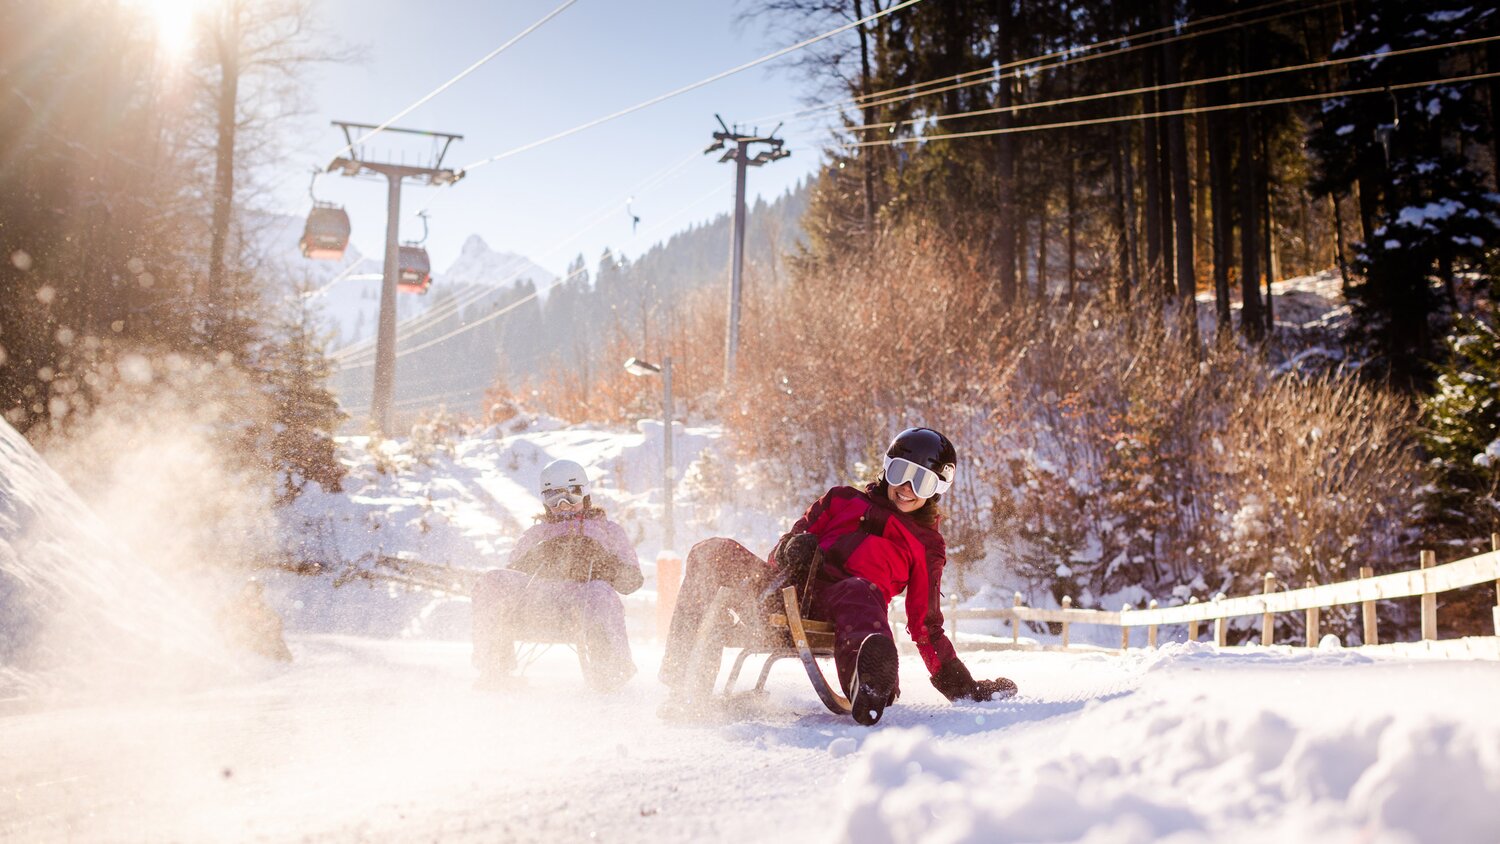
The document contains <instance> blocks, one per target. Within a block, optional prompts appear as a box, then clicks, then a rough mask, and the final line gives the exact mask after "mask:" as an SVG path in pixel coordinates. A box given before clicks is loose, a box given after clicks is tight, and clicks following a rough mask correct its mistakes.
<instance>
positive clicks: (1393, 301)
mask: <svg viewBox="0 0 1500 844" xmlns="http://www.w3.org/2000/svg"><path fill="white" fill-rule="evenodd" d="M1497 26H1500V12H1497V10H1496V9H1494V8H1493V7H1483V8H1482V7H1480V6H1476V5H1474V4H1464V3H1459V2H1456V0H1436V1H1434V0H1390V2H1384V3H1380V4H1378V5H1375V6H1373V7H1372V8H1371V10H1370V11H1369V13H1368V14H1367V15H1365V16H1364V17H1363V18H1362V19H1360V20H1359V21H1358V22H1357V23H1356V24H1355V25H1354V26H1353V27H1352V28H1351V29H1350V30H1349V31H1348V32H1347V33H1345V35H1344V37H1343V38H1341V39H1339V41H1338V43H1336V44H1335V45H1334V48H1333V51H1332V54H1331V55H1332V57H1334V58H1340V57H1349V58H1353V57H1356V56H1365V55H1372V54H1377V53H1398V55H1395V56H1393V57H1391V58H1380V59H1379V60H1368V61H1356V62H1353V63H1351V64H1350V65H1349V67H1350V70H1349V71H1348V79H1347V80H1346V85H1347V87H1348V88H1350V89H1369V88H1378V87H1380V86H1396V85H1404V84H1406V83H1412V82H1424V81H1433V80H1438V79H1442V78H1445V77H1451V76H1454V75H1457V74H1455V73H1454V72H1452V69H1453V67H1454V66H1455V62H1457V61H1459V60H1461V59H1462V54H1455V53H1454V52H1453V51H1449V50H1430V51H1426V52H1420V53H1407V54H1399V53H1400V51H1403V50H1407V49H1411V48H1415V47H1425V46H1430V45H1432V44H1437V43H1442V42H1448V41H1453V40H1457V39H1461V38H1474V37H1478V36H1483V35H1489V34H1492V33H1494V32H1495V31H1496V29H1497ZM1484 126H1485V122H1484V120H1483V115H1482V113H1481V107H1480V101H1479V98H1478V96H1477V89H1476V88H1475V86H1474V84H1473V83H1460V84H1451V83H1450V84H1445V85H1426V86H1422V87H1415V88H1411V87H1404V88H1401V89H1400V90H1397V89H1396V88H1394V87H1393V88H1391V90H1390V91H1389V92H1388V94H1387V95H1386V96H1383V97H1380V96H1373V95H1365V96H1358V97H1353V96H1350V97H1335V98H1332V99H1329V100H1327V101H1325V103H1324V105H1323V109H1322V113H1321V114H1320V115H1319V118H1318V120H1317V122H1316V125H1315V127H1314V129H1313V131H1312V133H1311V136H1310V137H1309V146H1310V147H1311V148H1312V149H1313V151H1314V153H1315V155H1316V157H1317V159H1318V162H1319V165H1320V178H1319V179H1318V180H1317V183H1316V185H1315V187H1316V189H1319V190H1321V191H1331V192H1334V193H1335V194H1338V193H1343V192H1346V191H1347V190H1349V189H1351V188H1352V187H1354V186H1356V185H1357V186H1358V189H1359V194H1360V206H1361V218H1362V221H1363V223H1364V229H1365V241H1364V244H1363V246H1362V247H1361V249H1360V253H1359V260H1358V261H1357V263H1356V266H1357V269H1358V271H1359V273H1360V275H1361V276H1362V277H1363V279H1362V281H1361V282H1360V283H1359V284H1356V285H1355V286H1354V287H1353V288H1352V289H1351V295H1352V296H1353V297H1354V298H1355V300H1356V315H1357V317H1358V319H1357V320H1356V321H1355V327H1354V337H1353V338H1352V339H1354V340H1355V341H1356V342H1359V341H1373V344H1374V346H1375V349H1376V351H1377V352H1378V355H1379V357H1380V358H1381V360H1382V363H1383V364H1384V365H1385V367H1386V368H1387V369H1388V370H1389V371H1390V373H1391V374H1392V375H1393V376H1394V378H1395V380H1396V381H1397V382H1398V383H1402V384H1405V385H1408V386H1415V385H1418V384H1420V383H1422V382H1423V381H1424V380H1426V378H1427V377H1428V366H1429V362H1430V361H1432V360H1434V359H1436V357H1437V355H1438V350H1437V348H1436V344H1435V343H1434V342H1433V333H1432V332H1431V331H1430V330H1429V328H1428V322H1429V317H1430V316H1431V315H1432V314H1433V313H1434V312H1435V311H1436V310H1437V309H1438V308H1439V307H1440V304H1441V301H1440V299H1439V296H1438V293H1437V291H1435V290H1434V289H1433V287H1432V283H1431V281H1430V279H1431V277H1432V276H1433V275H1434V273H1436V274H1438V275H1439V276H1440V277H1441V280H1442V282H1443V283H1444V284H1445V285H1446V286H1447V288H1448V291H1449V294H1448V295H1449V299H1450V302H1451V301H1452V300H1453V299H1454V298H1455V297H1454V295H1453V292H1452V290H1453V287H1452V285H1453V273H1454V272H1455V271H1456V270H1458V269H1460V268H1462V267H1464V266H1465V265H1477V264H1479V263H1480V262H1481V261H1482V260H1483V256H1484V250H1485V249H1486V248H1488V247H1490V246H1492V245H1493V244H1494V243H1496V242H1497V240H1496V239H1497V236H1500V197H1496V196H1495V195H1493V194H1489V193H1486V192H1485V191H1483V190H1482V189H1481V187H1480V180H1479V176H1478V174H1476V173H1475V172H1474V171H1473V170H1471V169H1470V167H1469V164H1468V161H1467V160H1466V158H1464V157H1463V156H1461V155H1460V154H1458V153H1457V152H1455V150H1456V149H1457V146H1456V145H1455V144H1453V143H1452V141H1453V140H1454V139H1457V138H1466V139H1474V140H1478V139H1482V137H1483V130H1484Z"/></svg>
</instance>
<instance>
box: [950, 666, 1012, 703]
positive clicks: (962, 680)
mask: <svg viewBox="0 0 1500 844" xmlns="http://www.w3.org/2000/svg"><path fill="white" fill-rule="evenodd" d="M932 687H933V688H935V689H937V690H938V691H940V692H942V693H943V697H946V698H947V699H948V700H950V701H958V700H963V699H967V700H972V701H978V702H981V703H983V702H984V701H988V700H1004V699H1005V698H1008V697H1010V696H1011V695H1014V694H1015V693H1016V684H1015V683H1013V682H1011V681H1010V680H1007V679H1006V678H1004V677H997V678H996V679H994V680H977V681H976V680H975V679H974V675H972V674H970V673H969V668H968V666H966V665H964V664H963V663H962V662H959V660H958V657H954V658H953V659H950V660H948V661H947V662H945V663H943V664H942V665H941V666H939V667H938V672H937V673H936V674H934V675H932Z"/></svg>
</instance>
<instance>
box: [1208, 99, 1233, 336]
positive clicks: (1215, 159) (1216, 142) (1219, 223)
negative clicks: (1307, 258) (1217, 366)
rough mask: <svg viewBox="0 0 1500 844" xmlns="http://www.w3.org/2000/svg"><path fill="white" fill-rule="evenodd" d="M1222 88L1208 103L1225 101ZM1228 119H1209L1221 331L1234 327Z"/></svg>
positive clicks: (1216, 308)
mask: <svg viewBox="0 0 1500 844" xmlns="http://www.w3.org/2000/svg"><path fill="white" fill-rule="evenodd" d="M1216 91H1217V92H1221V91H1222V89H1221V88H1218V86H1215V91H1210V92H1209V102H1210V103H1212V102H1215V101H1222V100H1223V96H1222V94H1221V93H1216ZM1227 123H1228V121H1227V120H1226V119H1225V118H1224V117H1223V116H1222V115H1220V114H1214V115H1212V116H1211V117H1210V118H1209V134H1208V136H1209V138H1210V140H1209V178H1210V179H1211V180H1212V181H1213V194H1212V196H1213V246H1214V304H1215V306H1216V307H1215V310H1216V313H1217V314H1218V320H1219V333H1220V334H1223V333H1225V332H1227V331H1230V330H1232V329H1233V322H1232V319H1233V318H1232V316H1231V311H1230V302H1229V266H1230V264H1231V263H1232V262H1233V261H1234V254H1233V253H1234V219H1233V211H1232V210H1231V209H1232V206H1231V202H1232V201H1233V200H1232V198H1231V196H1230V191H1231V190H1232V187H1231V185H1230V178H1229V137H1228V128H1229V127H1228V126H1227V125H1226V124H1227Z"/></svg>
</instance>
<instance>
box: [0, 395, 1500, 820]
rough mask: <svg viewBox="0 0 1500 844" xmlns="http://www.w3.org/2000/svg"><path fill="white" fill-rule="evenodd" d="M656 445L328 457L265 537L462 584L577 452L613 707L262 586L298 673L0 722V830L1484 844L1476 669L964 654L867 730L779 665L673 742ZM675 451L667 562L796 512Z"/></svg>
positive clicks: (1456, 663)
mask: <svg viewBox="0 0 1500 844" xmlns="http://www.w3.org/2000/svg"><path fill="white" fill-rule="evenodd" d="M660 435H661V430H660V427H659V426H658V425H652V424H643V425H641V426H640V427H638V428H637V429H635V430H615V431H601V430H596V429H586V428H568V427H563V426H560V425H558V424H557V423H555V422H552V421H549V420H546V419H537V418H531V417H522V418H520V419H518V420H515V421H513V422H512V423H510V424H508V425H507V426H504V427H495V428H490V429H487V430H484V431H477V432H472V433H470V434H467V435H459V436H455V437H453V438H451V439H444V438H441V437H439V438H437V446H436V447H434V446H431V445H427V446H424V445H422V444H420V443H413V442H410V441H398V442H395V443H389V444H387V445H386V447H385V449H384V451H383V452H382V459H381V461H380V462H381V463H382V464H383V465H386V466H387V467H388V468H393V469H394V471H387V472H385V473H381V472H378V471H376V469H375V462H376V461H375V460H374V458H373V456H372V455H371V453H370V450H369V449H370V444H369V443H368V442H367V441H364V440H362V439H357V438H356V439H350V440H347V441H345V443H344V445H345V450H344V452H343V454H344V457H345V459H346V460H348V461H349V462H350V463H351V465H352V472H351V476H350V478H349V481H348V483H347V485H346V492H344V493H341V494H326V493H318V492H312V493H310V494H308V495H306V496H304V497H303V498H302V499H301V500H300V501H299V502H298V504H297V505H296V507H295V509H293V510H291V511H288V512H286V513H283V514H282V520H283V526H282V530H283V535H284V538H285V541H286V542H287V543H288V544H289V545H295V546H300V547H302V548H303V550H305V551H306V552H307V553H308V554H309V555H318V554H324V555H328V556H330V557H338V558H340V559H345V560H352V559H355V558H356V557H359V556H360V555H364V554H370V553H373V552H377V551H379V552H384V553H398V552H405V553H410V554H413V555H414V556H416V557H417V558H419V559H424V560H428V561H431V562H445V563H450V564H452V565H455V566H461V567H466V568H483V567H488V566H491V565H499V564H500V563H501V562H502V561H503V559H504V556H505V554H506V552H507V551H508V549H509V547H510V545H511V543H513V541H514V539H515V537H516V536H517V535H518V533H519V531H520V530H521V529H522V528H524V527H525V526H526V525H528V524H530V519H531V516H532V515H534V514H535V512H536V511H537V510H538V509H539V507H538V503H537V500H536V498H535V496H534V493H533V492H532V490H533V489H534V487H535V483H536V479H537V474H538V472H539V469H540V467H541V465H543V464H544V463H545V462H546V461H548V460H550V459H555V458H559V457H568V458H571V459H575V460H579V461H581V462H583V463H584V464H585V465H587V466H588V467H589V469H590V472H591V473H592V474H593V476H594V478H595V495H596V496H597V498H598V500H599V501H600V502H601V503H603V504H604V506H605V507H606V508H607V509H608V510H609V512H610V513H611V515H612V516H614V517H616V518H618V519H619V520H620V521H621V522H622V523H623V524H624V525H625V526H626V528H627V531H628V532H629V533H630V535H631V536H632V538H633V539H634V540H635V541H636V542H637V548H638V551H639V552H640V554H641V557H642V560H643V562H644V563H645V564H646V568H647V572H648V580H647V586H646V588H645V589H643V590H641V592H638V593H636V595H635V596H632V603H631V604H630V605H629V608H628V612H629V613H630V614H631V619H632V625H631V636H632V644H633V647H634V652H635V659H636V662H637V664H638V667H639V674H638V675H637V676H636V677H635V678H634V679H633V680H632V681H631V682H630V683H629V684H627V685H626V687H625V688H624V689H622V690H620V691H618V692H615V693H613V694H610V695H604V696H600V695H597V694H594V693H591V692H588V691H587V690H586V688H585V686H584V683H583V679H582V677H581V675H580V672H579V670H578V665H577V660H576V657H575V656H574V654H573V653H572V652H571V651H570V650H569V649H567V648H565V647H562V646H554V647H552V648H550V649H548V650H545V651H543V652H541V653H540V655H539V656H538V658H537V659H536V660H535V662H533V663H532V664H531V665H530V667H529V668H528V670H527V672H526V677H527V685H526V686H525V687H524V688H521V689H518V690H513V691H511V692H506V693H496V692H476V691H474V690H473V689H472V688H471V683H472V679H473V676H474V674H473V670H472V669H471V668H470V666H469V663H468V661H469V646H468V644H467V642H466V641H465V640H464V633H465V628H466V624H467V617H466V614H467V604H466V603H465V602H463V601H457V600H452V599H449V598H445V597H443V596H437V595H432V594H415V595H414V594H412V593H410V592H408V591H406V590H403V589H400V588H398V587H396V586H395V585H394V584H389V583H379V582H377V583H375V584H364V583H355V584H351V585H345V586H342V587H338V588H334V587H333V586H332V585H331V583H330V582H329V581H330V580H331V578H329V577H323V578H311V577H295V576H292V575H284V576H282V577H281V579H280V580H278V581H276V582H275V583H274V584H273V588H272V590H271V593H272V599H273V603H274V604H275V605H276V607H277V608H278V610H280V611H281V613H282V614H283V615H284V616H285V617H286V618H287V621H288V624H289V628H290V629H291V630H292V631H293V632H292V633H291V635H290V637H289V639H290V644H291V647H292V650H293V653H294V655H295V657H296V659H295V661H294V662H293V663H292V664H290V665H285V666H283V665H280V664H271V663H262V662H260V661H258V660H257V659H255V658H252V657H245V658H243V659H242V662H241V665H242V666H243V667H245V668H247V669H248V671H247V672H242V673H239V674H233V675H231V674H225V675H224V676H223V677H222V678H221V680H220V682H218V683H217V684H216V685H215V687H213V688H209V689H201V688H200V689H199V690H198V691H196V692H193V693H191V694H168V693H163V694H158V695H155V696H149V697H141V696H137V697H134V698H132V699H131V700H130V701H129V702H114V703H110V704H108V705H105V704H101V703H97V702H94V703H89V702H76V701H75V705H73V706H70V707H68V708H60V707H52V706H48V705H45V704H44V703H40V702H37V701H35V700H31V699H26V700H23V701H22V702H20V704H19V705H12V706H10V707H4V706H0V800H3V801H5V802H4V803H3V805H4V806H5V808H4V810H3V811H0V840H17V841H68V840H109V841H162V840H182V841H198V840H215V841H287V840H315V841H351V842H352V841H366V840H380V841H407V840H412V841H416V840H422V841H430V840H443V841H458V842H488V841H500V840H504V841H587V840H608V841H626V842H633V841H641V842H646V841H649V842H653V844H656V843H657V842H663V841H709V840H732V841H785V840H787V839H788V838H789V837H792V838H794V840H802V839H807V840H817V841H824V840H835V841H858V842H928V841H951V842H958V841H973V842H981V841H982V842H992V841H998V842H1006V841H1044V842H1101V843H1102V842H1145V841H1161V840H1169V841H1172V842H1179V844H1180V842H1208V841H1214V842H1218V841H1231V842H1237V841H1250V840H1252V839H1254V840H1256V841H1264V840H1276V841H1280V840H1290V841H1302V840H1328V841H1362V842H1410V841H1418V842H1423V841H1432V842H1470V841H1476V842H1477V841H1492V840H1494V827H1493V818H1494V816H1495V815H1494V806H1495V805H1496V802H1497V800H1500V721H1497V720H1496V719H1495V718H1494V716H1493V702H1494V700H1496V699H1497V696H1500V663H1495V662H1485V661H1465V660H1436V659H1416V658H1396V657H1393V656H1388V655H1377V654H1375V653H1373V652H1365V651H1356V650H1343V649H1338V648H1329V649H1326V650H1325V649H1320V650H1316V651H1306V650H1297V649H1291V648H1285V647H1276V648H1269V649H1265V648H1248V649H1224V650H1219V649H1216V648H1214V647H1212V646H1210V645H1204V644H1196V643H1195V644H1173V645H1168V646H1166V647H1164V648H1162V649H1160V650H1158V651H1147V650H1144V649H1137V650H1134V651H1131V652H1129V653H1127V654H1125V655H1118V654H1113V653H1104V652H1081V653H1066V654H1064V653H1055V652H1050V653H1025V652H1015V651H994V650H990V651H979V650H976V639H975V638H974V637H969V636H966V637H964V638H962V639H961V640H960V651H961V653H962V654H963V656H964V658H965V660H966V662H968V664H969V665H970V666H971V667H972V668H973V670H974V673H975V674H976V675H979V676H994V675H998V674H1003V675H1006V676H1010V677H1012V678H1014V679H1015V680H1017V682H1018V683H1019V685H1020V688H1021V694H1020V696H1019V697H1017V698H1016V699H1013V700H1011V701H1006V702H1000V703H986V704H977V703H966V704H960V705H951V704H949V703H948V702H946V701H945V700H943V699H942V697H941V696H940V695H939V694H938V693H937V692H936V691H935V690H933V689H932V688H931V686H930V685H929V684H928V683H927V679H926V676H925V671H924V670H923V668H922V666H921V664H920V661H918V660H917V659H915V657H914V655H913V654H912V653H911V652H910V651H909V650H908V651H907V652H906V655H905V657H904V658H903V666H902V667H903V672H902V678H901V685H902V696H901V699H900V700H899V701H898V703H897V704H896V705H895V706H894V707H892V708H891V709H890V710H888V711H887V714H886V718H885V719H884V720H883V721H882V723H881V724H880V726H878V727H877V728H875V729H873V730H870V729H864V728H859V727H856V726H855V725H854V724H853V723H852V722H851V721H849V720H847V719H842V718H837V717H834V716H832V715H829V714H828V713H827V712H825V711H824V710H823V709H822V707H821V705H820V704H818V702H817V700H816V698H815V697H814V695H813V694H812V691H811V688H810V687H809V685H808V683H807V681H806V678H805V677H804V676H803V675H802V673H801V669H800V667H799V666H797V665H796V664H795V663H794V662H790V661H787V662H781V663H779V664H778V666H777V667H776V669H775V670H774V671H772V673H771V677H770V682H769V684H768V686H767V689H768V691H767V694H766V695H765V696H764V697H763V698H761V699H760V700H758V701H754V702H752V703H750V704H748V705H747V706H745V707H744V708H742V709H741V710H739V711H738V712H736V713H734V714H733V715H729V716H726V717H725V718H724V719H723V720H721V721H719V722H716V723H709V724H700V725H689V726H683V725H669V724H665V723H663V722H662V721H660V720H659V719H658V718H657V717H656V715H655V712H656V707H657V705H658V704H659V703H660V701H661V700H662V698H663V696H664V691H663V689H662V687H660V686H659V684H657V683H656V682H655V679H654V675H655V671H656V667H657V665H658V664H659V660H660V654H661V650H660V648H661V645H660V641H659V640H658V639H657V638H656V630H655V624H654V620H653V616H654V606H653V602H654V595H655V593H654V587H655V583H654V580H655V578H654V574H655V572H654V566H652V565H651V563H652V562H653V561H654V559H655V556H656V553H657V551H658V550H659V549H660V547H661V544H662V542H661V540H662V534H661V529H660V523H661V515H662V513H661V503H662V497H661V494H660V490H659V488H658V481H657V478H658V473H659V470H660V459H661V452H660V447H659V444H660ZM13 439H15V438H14V437H13V435H12V438H11V439H0V443H4V444H5V446H6V449H5V451H3V452H0V461H3V468H4V471H3V472H0V478H5V479H7V480H8V482H10V483H11V486H9V487H5V490H6V495H5V496H4V497H3V498H0V501H3V502H10V501H12V500H14V494H13V493H12V492H11V490H14V489H17V488H21V487H23V488H26V489H34V488H39V487H38V483H39V482H38V483H33V482H30V481H27V482H24V483H21V484H17V483H16V482H13V481H10V480H9V479H13V478H21V477H40V476H41V475H42V474H44V467H38V466H37V462H36V461H35V460H34V455H28V454H27V453H26V451H25V450H24V449H22V448H21V447H20V446H22V445H24V443H22V444H19V445H18V444H16V443H13V442H12V440H13ZM676 439H677V442H678V444H679V448H680V449H681V451H679V452H678V453H677V454H676V455H675V465H676V466H677V467H678V472H679V473H680V474H679V479H680V480H681V481H682V483H681V486H680V487H679V497H678V504H679V510H678V513H679V519H680V521H679V523H678V537H679V542H678V545H679V548H683V547H686V546H687V545H689V544H690V543H691V542H693V541H695V540H696V539H699V538H702V537H704V536H708V535H713V534H720V533H722V534H727V535H732V536H735V537H737V538H740V539H742V540H744V541H745V542H746V543H747V544H749V545H750V546H751V547H754V548H763V547H765V546H766V545H767V544H768V543H769V542H770V540H771V539H773V538H774V537H775V535H776V534H777V533H779V531H780V530H782V529H784V527H785V524H786V523H787V522H788V521H790V517H791V516H792V515H793V514H784V513H780V512H775V513H770V512H763V510H764V509H765V508H762V507H760V506H758V501H757V499H756V498H755V497H754V495H753V489H752V490H744V491H742V492H741V493H740V494H739V497H738V498H734V499H729V498H725V497H724V494H723V491H722V490H723V485H722V484H723V482H722V481H721V482H720V485H719V490H720V491H719V492H718V493H716V494H715V495H714V496H713V497H714V498H715V499H716V500H712V501H711V500H709V496H708V493H706V492H704V491H703V490H706V489H709V488H711V487H713V486H714V485H713V484H705V483H704V482H702V481H701V480H694V479H696V478H700V476H702V475H704V474H705V473H706V474H710V475H712V474H714V471H711V467H712V465H714V464H715V463H716V462H717V463H718V465H719V467H720V468H719V469H718V470H717V471H718V472H719V473H721V474H722V472H723V470H724V463H725V460H724V457H723V455H722V454H721V453H720V451H721V447H722V440H721V436H720V433H719V431H717V430H716V429H713V428H695V427H689V428H687V429H685V430H683V431H681V432H680V434H679V436H678V437H677V438H676ZM28 461H29V462H28ZM14 467H21V468H24V469H25V470H26V472H29V473H30V474H29V475H28V474H25V473H23V472H21V471H19V470H18V469H16V468H14ZM728 483H729V486H731V487H733V486H735V485H736V483H740V484H741V485H743V481H742V480H741V481H739V482H737V481H735V480H730V481H729V482H728ZM48 488H49V489H50V488H52V487H48ZM59 494H60V493H59ZM6 506H7V507H10V506H11V505H9V504H8V503H7V504H6ZM54 508H56V509H57V512H59V513H62V514H63V516H62V517H61V521H63V522H71V521H78V520H80V519H86V516H84V515H81V514H79V513H78V512H77V509H76V508H73V507H72V505H70V504H68V502H66V501H64V500H63V499H61V498H58V499H57V500H55V501H54V500H48V501H46V502H45V503H39V504H37V505H35V506H34V507H33V512H34V513H42V512H44V511H50V510H52V509H54ZM13 512H14V508H13V507H12V508H11V509H9V510H4V509H0V515H4V514H10V513H13ZM6 518H8V519H9V520H10V522H9V523H14V522H15V521H17V518H16V516H14V515H6ZM26 518H31V519H33V520H35V519H36V518H38V516H32V517H24V516H23V517H22V520H23V521H24V520H25V519H26ZM15 535H16V534H15V532H14V531H13V530H12V532H11V533H8V534H5V536H6V537H7V541H8V542H10V543H11V544H9V545H0V554H4V553H6V552H7V549H15V548H17V547H18V546H17V545H16V544H15V539H14V537H15ZM94 542H95V540H94V539H92V538H90V536H87V535H85V536H74V535H67V534H64V533H56V534H54V539H53V549H52V550H51V551H49V553H48V555H44V556H41V557H35V558H34V559H35V562H28V563H27V564H26V566H25V567H24V568H22V569H20V571H21V572H22V573H23V574H26V575H28V576H34V577H35V576H42V577H46V576H56V575H55V573H54V572H56V571H58V570H62V569H67V568H70V567H76V565H77V562H78V561H87V562H89V563H90V565H99V564H101V563H99V562H96V561H97V560H99V559H102V558H103V556H104V555H103V554H102V552H100V551H99V550H98V549H97V547H96V545H95V544H93V543H94ZM35 547H36V546H35V545H31V546H24V548H25V550H24V552H23V554H24V555H27V556H25V559H28V560H31V559H33V558H32V557H30V556H29V555H30V554H32V553H33V551H32V550H31V549H34V548H35ZM9 553H10V554H11V556H10V557H3V556H0V560H7V561H9V562H7V563H6V565H7V568H6V571H8V572H9V571H12V570H14V569H15V562H14V560H15V559H16V552H15V551H14V550H12V551H9ZM0 594H3V593H0ZM13 605H14V604H13Z"/></svg>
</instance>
